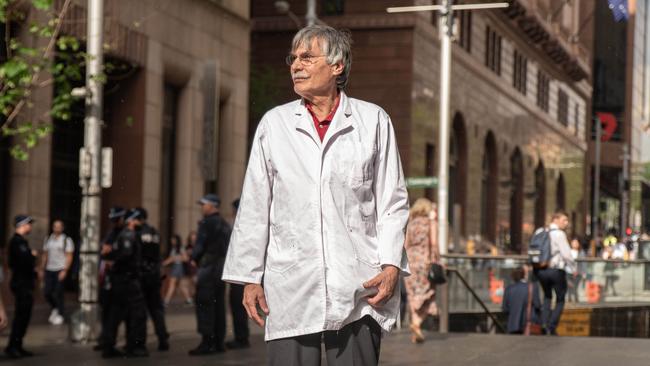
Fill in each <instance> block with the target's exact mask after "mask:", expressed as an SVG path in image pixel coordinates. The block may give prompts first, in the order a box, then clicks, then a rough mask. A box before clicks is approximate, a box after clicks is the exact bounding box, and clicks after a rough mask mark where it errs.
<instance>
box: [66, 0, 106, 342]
mask: <svg viewBox="0 0 650 366" xmlns="http://www.w3.org/2000/svg"><path fill="white" fill-rule="evenodd" d="M103 16H104V0H88V25H87V27H88V31H87V32H88V41H87V42H88V44H87V49H88V61H87V66H86V88H85V90H81V94H82V95H84V96H85V97H86V118H85V121H84V147H83V148H82V149H81V152H80V154H79V158H80V161H79V185H80V186H81V190H82V195H83V199H82V202H81V251H80V260H81V268H80V276H79V282H80V283H79V288H80V291H79V302H80V304H81V312H80V319H79V322H78V323H76V324H73V326H78V327H79V328H78V329H75V333H76V334H77V336H78V338H79V339H77V340H79V341H83V342H88V341H91V340H92V339H93V338H95V336H96V329H95V328H96V324H97V312H98V309H97V292H98V278H97V274H98V273H97V272H98V260H99V229H100V214H101V192H102V165H101V164H102V149H101V146H102V135H101V125H102V113H103V106H102V99H103V96H104V93H103V84H102V81H101V79H102V78H101V75H102V73H103V61H104V53H103V50H102V47H103V32H104V21H103V20H104V18H103Z"/></svg>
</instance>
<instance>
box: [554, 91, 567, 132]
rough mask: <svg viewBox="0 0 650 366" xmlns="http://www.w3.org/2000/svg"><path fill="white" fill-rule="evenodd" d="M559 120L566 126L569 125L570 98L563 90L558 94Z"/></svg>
mask: <svg viewBox="0 0 650 366" xmlns="http://www.w3.org/2000/svg"><path fill="white" fill-rule="evenodd" d="M557 120H558V121H559V122H560V123H561V124H563V125H565V126H568V125H569V96H568V95H567V93H566V92H565V91H564V90H562V89H558V92H557Z"/></svg>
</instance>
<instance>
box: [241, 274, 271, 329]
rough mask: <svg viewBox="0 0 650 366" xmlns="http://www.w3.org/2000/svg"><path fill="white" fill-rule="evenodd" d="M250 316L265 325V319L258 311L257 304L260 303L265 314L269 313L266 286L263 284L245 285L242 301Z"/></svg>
mask: <svg viewBox="0 0 650 366" xmlns="http://www.w3.org/2000/svg"><path fill="white" fill-rule="evenodd" d="M242 303H243V304H244V308H246V312H247V313H248V318H249V319H253V320H254V321H255V323H257V325H259V326H260V327H263V326H264V319H262V318H261V317H260V315H259V314H258V313H257V304H259V305H260V308H262V311H263V312H264V314H266V315H269V307H268V305H266V297H265V296H264V288H262V286H261V285H258V284H253V283H249V284H247V285H246V286H245V287H244V300H243V301H242Z"/></svg>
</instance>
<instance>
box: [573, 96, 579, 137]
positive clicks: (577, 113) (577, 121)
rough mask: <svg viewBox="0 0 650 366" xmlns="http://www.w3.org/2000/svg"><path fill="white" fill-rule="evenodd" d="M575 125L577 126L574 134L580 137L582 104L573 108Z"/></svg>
mask: <svg viewBox="0 0 650 366" xmlns="http://www.w3.org/2000/svg"><path fill="white" fill-rule="evenodd" d="M573 125H574V126H575V130H574V131H573V133H574V134H576V135H578V130H579V129H580V104H578V103H576V104H575V105H574V106H573Z"/></svg>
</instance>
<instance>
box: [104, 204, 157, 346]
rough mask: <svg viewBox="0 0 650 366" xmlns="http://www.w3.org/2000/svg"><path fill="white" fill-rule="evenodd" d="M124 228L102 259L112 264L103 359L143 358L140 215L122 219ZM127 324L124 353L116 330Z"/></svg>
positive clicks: (144, 318)
mask: <svg viewBox="0 0 650 366" xmlns="http://www.w3.org/2000/svg"><path fill="white" fill-rule="evenodd" d="M125 222H126V226H125V227H124V229H123V230H122V231H121V232H120V234H119V235H118V236H117V238H116V240H115V244H114V245H113V248H111V250H110V252H109V253H107V254H106V255H105V258H106V259H108V260H110V261H112V262H113V263H112V265H111V267H110V270H109V276H110V279H111V305H110V307H109V314H108V324H107V327H106V330H105V331H104V345H103V346H104V347H103V352H102V357H103V358H115V357H125V356H126V357H146V356H148V355H149V353H148V352H147V348H146V343H145V341H146V333H147V310H146V306H145V302H144V296H143V294H142V288H141V285H140V256H141V250H142V244H141V243H140V236H139V234H138V232H137V230H138V228H139V227H140V226H141V225H142V214H141V212H140V211H138V210H137V209H132V210H129V211H128V212H127V214H126V215H125ZM122 321H125V322H126V347H125V350H126V352H125V353H122V352H120V351H118V350H117V349H116V348H115V343H116V340H117V330H118V327H119V325H120V323H121V322H122Z"/></svg>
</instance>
